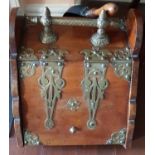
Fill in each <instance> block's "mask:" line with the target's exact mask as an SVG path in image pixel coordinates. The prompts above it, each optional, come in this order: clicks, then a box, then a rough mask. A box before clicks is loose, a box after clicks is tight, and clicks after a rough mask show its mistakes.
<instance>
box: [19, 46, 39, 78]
mask: <svg viewBox="0 0 155 155" xmlns="http://www.w3.org/2000/svg"><path fill="white" fill-rule="evenodd" d="M18 59H19V62H20V63H19V64H20V67H19V68H20V69H19V72H20V77H21V78H24V77H30V76H32V75H33V74H34V73H35V66H36V64H35V61H37V57H36V56H35V55H34V51H33V49H31V48H24V47H22V48H21V50H20V54H19V57H18Z"/></svg>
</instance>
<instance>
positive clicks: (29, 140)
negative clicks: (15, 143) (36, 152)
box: [24, 131, 40, 145]
mask: <svg viewBox="0 0 155 155" xmlns="http://www.w3.org/2000/svg"><path fill="white" fill-rule="evenodd" d="M24 144H26V145H39V144H40V141H39V137H38V136H37V135H36V134H33V133H31V132H29V131H25V132H24Z"/></svg>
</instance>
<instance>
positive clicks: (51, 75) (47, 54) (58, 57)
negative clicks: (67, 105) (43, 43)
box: [38, 49, 65, 129]
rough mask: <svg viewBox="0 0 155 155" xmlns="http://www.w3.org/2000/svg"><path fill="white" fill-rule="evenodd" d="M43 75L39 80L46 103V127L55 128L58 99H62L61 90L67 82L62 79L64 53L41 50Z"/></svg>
mask: <svg viewBox="0 0 155 155" xmlns="http://www.w3.org/2000/svg"><path fill="white" fill-rule="evenodd" d="M40 51H41V52H42V56H41V59H40V63H41V69H42V74H41V76H40V78H39V79H38V83H39V85H40V89H41V96H42V97H43V99H44V102H45V108H46V120H45V127H46V128H48V129H51V128H53V127H54V120H53V117H54V116H53V115H54V109H55V105H56V102H57V100H58V99H60V97H61V90H62V88H63V87H64V85H65V81H64V80H63V79H62V78H61V76H62V70H63V67H64V52H63V51H62V50H60V49H48V50H46V49H43V50H40Z"/></svg>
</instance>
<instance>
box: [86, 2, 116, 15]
mask: <svg viewBox="0 0 155 155" xmlns="http://www.w3.org/2000/svg"><path fill="white" fill-rule="evenodd" d="M102 10H104V11H106V12H107V14H108V15H109V16H113V15H115V14H116V13H117V11H118V6H117V5H116V4H115V3H106V4H104V5H103V6H102V7H100V8H98V9H96V8H92V9H90V10H89V11H88V12H87V13H86V16H89V17H94V16H99V15H100V13H101V11H102Z"/></svg>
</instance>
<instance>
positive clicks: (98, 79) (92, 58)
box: [82, 49, 109, 129]
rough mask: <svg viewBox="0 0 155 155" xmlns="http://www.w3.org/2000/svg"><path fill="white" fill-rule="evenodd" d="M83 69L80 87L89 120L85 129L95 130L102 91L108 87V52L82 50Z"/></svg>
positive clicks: (102, 95)
mask: <svg viewBox="0 0 155 155" xmlns="http://www.w3.org/2000/svg"><path fill="white" fill-rule="evenodd" d="M82 53H83V54H84V59H85V61H84V69H85V76H84V79H83V80H82V87H83V91H84V97H85V99H86V101H87V104H88V111H89V118H88V121H87V127H88V128H89V129H95V127H96V120H95V117H96V111H97V108H98V106H99V103H100V101H101V99H103V97H104V91H105V89H106V88H107V87H108V80H106V78H105V76H106V71H107V65H108V60H107V56H108V54H109V53H108V52H107V51H106V50H100V51H97V52H95V51H94V50H89V49H88V50H84V51H83V52H82Z"/></svg>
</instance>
